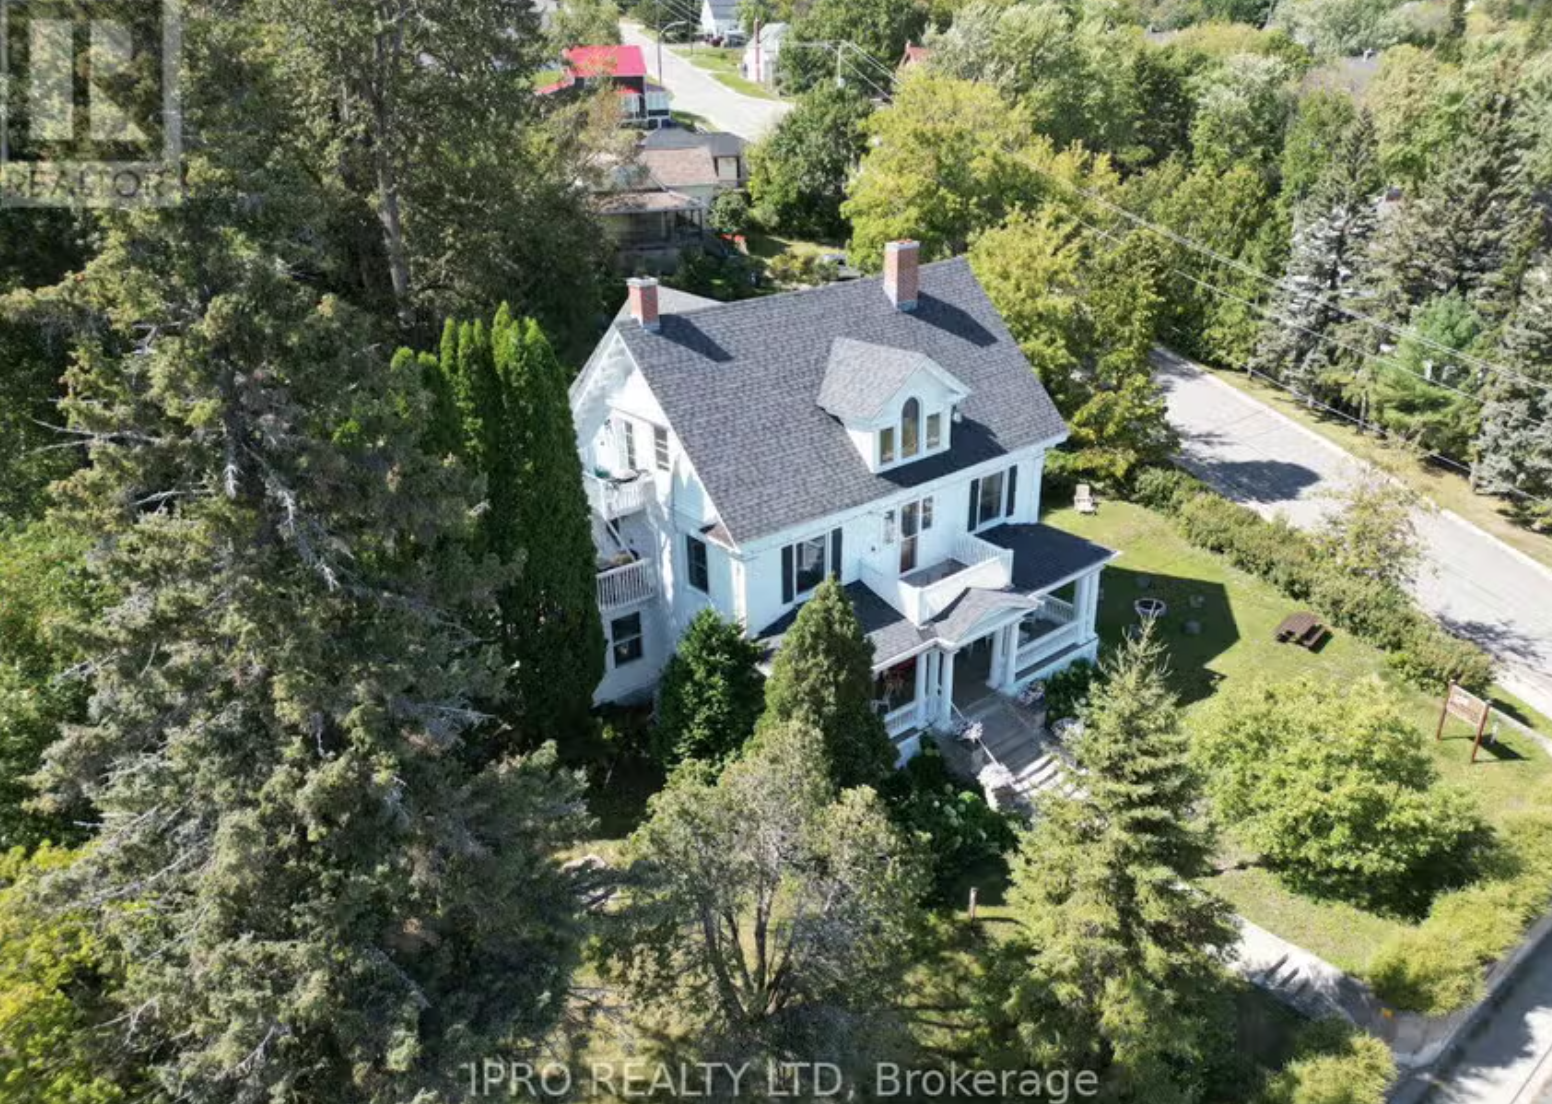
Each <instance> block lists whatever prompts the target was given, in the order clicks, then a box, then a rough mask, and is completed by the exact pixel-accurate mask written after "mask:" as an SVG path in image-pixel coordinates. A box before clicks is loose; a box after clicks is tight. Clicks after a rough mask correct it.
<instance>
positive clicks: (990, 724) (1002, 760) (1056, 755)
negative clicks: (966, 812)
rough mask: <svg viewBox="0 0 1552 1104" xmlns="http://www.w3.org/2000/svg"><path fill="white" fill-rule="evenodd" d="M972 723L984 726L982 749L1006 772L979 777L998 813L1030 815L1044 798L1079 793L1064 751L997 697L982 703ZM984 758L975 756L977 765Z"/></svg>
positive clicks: (984, 771)
mask: <svg viewBox="0 0 1552 1104" xmlns="http://www.w3.org/2000/svg"><path fill="white" fill-rule="evenodd" d="M966 719H967V720H970V721H972V722H976V723H979V724H980V725H981V729H982V732H981V747H982V748H984V749H985V751H986V753H988V754H989V755H990V756H991V758H992V759H993V760H994V761H995V763H996V764H1000V765H1001V766H1002V767H1003V768H1004V769H1005V771H1006V773H1005V774H1004V773H1003V772H1001V771H998V770H997V769H996V767H995V766H992V767H990V768H986V767H983V768H982V769H981V770H979V772H978V774H977V781H979V782H980V783H981V785H982V788H983V790H984V791H985V792H986V796H987V800H988V801H989V802H990V803H991V804H992V805H993V807H995V808H999V809H1010V810H1015V811H1018V812H1021V813H1024V814H1026V815H1028V814H1032V813H1033V812H1034V808H1035V805H1036V803H1037V801H1038V799H1039V797H1040V795H1042V794H1045V793H1053V792H1054V793H1060V794H1063V795H1066V796H1071V795H1073V794H1075V793H1077V792H1078V787H1077V785H1076V784H1075V782H1074V781H1073V777H1072V770H1071V767H1070V765H1069V764H1068V763H1067V761H1066V760H1065V759H1064V758H1063V757H1062V753H1061V751H1060V749H1059V748H1058V747H1057V746H1056V744H1055V743H1054V742H1053V741H1052V740H1051V738H1050V736H1049V735H1047V733H1046V731H1045V729H1044V727H1043V726H1041V725H1039V724H1037V723H1035V721H1034V719H1033V718H1032V717H1030V715H1029V714H1028V713H1027V712H1026V711H1024V710H1022V709H1020V708H1019V707H1018V706H1016V705H1014V704H1013V703H1012V702H1010V701H1008V700H1007V699H1006V698H1002V697H995V698H989V699H987V700H986V701H984V702H980V703H978V704H977V706H976V707H975V708H974V709H972V710H971V711H970V713H969V714H968V715H967V718H966ZM981 758H983V757H981V756H975V755H974V754H973V753H972V759H973V760H979V759H981Z"/></svg>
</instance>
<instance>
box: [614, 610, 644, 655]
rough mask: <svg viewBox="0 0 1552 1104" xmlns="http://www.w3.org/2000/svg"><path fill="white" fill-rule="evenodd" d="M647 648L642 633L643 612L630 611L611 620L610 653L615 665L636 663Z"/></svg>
mask: <svg viewBox="0 0 1552 1104" xmlns="http://www.w3.org/2000/svg"><path fill="white" fill-rule="evenodd" d="M644 654H646V648H645V645H644V643H643V639H642V634H641V614H639V613H628V614H626V615H625V616H624V617H616V618H615V619H614V620H613V621H611V622H609V655H610V658H611V660H612V661H613V664H614V666H616V667H623V666H625V665H626V664H627V663H635V662H636V661H637V660H638V659H640V658H641V657H642V656H643V655H644Z"/></svg>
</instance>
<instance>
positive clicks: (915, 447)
mask: <svg viewBox="0 0 1552 1104" xmlns="http://www.w3.org/2000/svg"><path fill="white" fill-rule="evenodd" d="M920 446H921V402H920V401H919V400H917V399H906V400H905V407H904V409H903V410H902V411H901V414H900V456H901V458H902V459H905V460H909V459H910V458H911V457H913V456H915V455H916V453H917V452H918V451H919V449H920Z"/></svg>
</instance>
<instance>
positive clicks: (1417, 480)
mask: <svg viewBox="0 0 1552 1104" xmlns="http://www.w3.org/2000/svg"><path fill="white" fill-rule="evenodd" d="M1208 370H1209V371H1211V372H1212V373H1213V375H1215V376H1217V377H1218V378H1219V379H1221V380H1223V381H1224V382H1225V383H1227V384H1229V385H1230V386H1231V387H1234V388H1237V389H1238V390H1240V391H1243V392H1245V393H1246V394H1247V395H1251V396H1254V397H1255V398H1256V399H1257V400H1259V401H1260V402H1264V403H1266V404H1267V405H1268V406H1272V407H1275V408H1276V409H1277V410H1278V411H1280V412H1281V413H1283V414H1286V415H1287V416H1288V417H1290V418H1292V419H1294V421H1296V422H1298V423H1300V424H1301V425H1304V426H1308V427H1309V428H1310V429H1312V430H1314V431H1315V432H1316V433H1318V434H1320V435H1321V436H1322V437H1325V438H1326V439H1328V440H1330V441H1333V442H1335V443H1336V444H1338V445H1340V446H1341V447H1342V448H1344V449H1346V450H1347V451H1348V452H1351V453H1352V454H1353V455H1355V456H1358V457H1361V458H1362V459H1364V460H1368V461H1370V462H1371V463H1375V464H1380V465H1383V466H1384V467H1386V468H1387V469H1389V470H1391V471H1393V472H1394V473H1395V475H1396V477H1397V478H1399V479H1401V480H1402V481H1403V482H1405V483H1406V484H1407V485H1408V486H1410V487H1411V488H1412V489H1413V490H1415V491H1417V492H1418V493H1419V494H1421V495H1424V496H1426V497H1427V498H1429V499H1432V500H1433V501H1434V502H1436V503H1438V504H1439V506H1441V507H1443V508H1444V509H1446V510H1453V511H1454V512H1455V513H1457V514H1459V515H1460V516H1461V517H1463V518H1465V519H1466V520H1467V521H1469V522H1471V523H1472V524H1473V525H1476V526H1477V527H1479V528H1481V529H1483V530H1485V531H1486V532H1488V533H1491V534H1492V535H1493V536H1495V537H1497V538H1498V539H1499V540H1501V541H1503V542H1504V543H1505V544H1507V545H1509V546H1510V547H1511V548H1515V549H1518V550H1519V551H1521V552H1523V553H1525V554H1526V555H1527V556H1530V557H1531V558H1532V559H1534V560H1536V561H1537V562H1539V563H1542V564H1545V565H1546V566H1548V567H1552V535H1548V534H1543V533H1537V532H1534V531H1533V530H1531V529H1528V528H1526V527H1525V526H1524V525H1522V524H1520V523H1519V522H1518V521H1516V520H1515V519H1514V517H1512V516H1511V515H1510V514H1509V512H1508V511H1507V510H1506V509H1504V500H1502V499H1499V498H1494V497H1492V496H1490V495H1479V494H1476V493H1475V492H1473V491H1472V489H1471V485H1470V484H1469V483H1468V482H1467V481H1466V477H1465V476H1464V475H1461V474H1460V473H1459V472H1455V471H1451V470H1450V469H1448V468H1445V467H1443V466H1441V465H1438V464H1427V463H1423V462H1422V461H1420V460H1418V459H1416V458H1415V457H1414V456H1413V455H1412V453H1411V452H1409V451H1408V450H1406V449H1403V448H1402V447H1400V446H1398V445H1395V444H1391V443H1389V442H1387V441H1386V440H1385V439H1384V438H1381V437H1374V436H1370V435H1369V434H1366V433H1360V432H1358V429H1357V427H1356V426H1354V425H1353V424H1352V423H1351V422H1347V421H1343V420H1342V419H1340V418H1337V417H1334V416H1330V415H1324V414H1322V413H1320V411H1318V410H1311V409H1309V407H1307V406H1305V405H1304V404H1303V403H1301V402H1299V401H1298V400H1297V399H1295V398H1294V397H1293V396H1292V395H1290V394H1288V393H1287V392H1286V391H1283V390H1281V389H1280V388H1276V387H1273V386H1271V385H1270V384H1265V383H1262V382H1260V381H1259V380H1256V379H1253V378H1252V377H1250V376H1247V375H1246V374H1245V373H1243V372H1230V371H1224V370H1223V369H1219V368H1209V369H1208Z"/></svg>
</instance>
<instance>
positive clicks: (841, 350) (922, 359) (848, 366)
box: [819, 337, 942, 422]
mask: <svg viewBox="0 0 1552 1104" xmlns="http://www.w3.org/2000/svg"><path fill="white" fill-rule="evenodd" d="M917 372H927V373H929V374H932V375H934V376H941V374H942V371H941V369H939V368H938V366H937V365H936V364H935V363H933V361H932V358H931V357H929V356H926V355H924V354H922V353H918V352H915V351H914V350H911V349H891V348H889V347H888V346H887V345H874V344H873V343H872V342H870V341H858V340H857V339H856V338H853V337H838V338H836V339H835V341H834V343H833V344H831V346H830V360H829V362H828V363H827V364H826V365H825V374H824V382H822V383H821V384H820V385H819V405H820V406H821V407H822V408H824V410H825V411H826V412H827V413H829V414H834V415H835V416H836V417H837V418H839V419H841V420H842V421H843V422H868V421H872V420H873V419H874V418H876V417H877V416H878V413H879V411H881V410H883V409H884V404H885V403H887V402H888V401H889V400H890V399H892V398H893V397H894V395H895V393H896V392H897V391H899V390H900V388H902V387H904V386H905V385H906V384H907V383H908V382H910V379H911V377H912V376H914V375H915V374H916V373H917Z"/></svg>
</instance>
